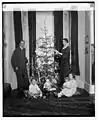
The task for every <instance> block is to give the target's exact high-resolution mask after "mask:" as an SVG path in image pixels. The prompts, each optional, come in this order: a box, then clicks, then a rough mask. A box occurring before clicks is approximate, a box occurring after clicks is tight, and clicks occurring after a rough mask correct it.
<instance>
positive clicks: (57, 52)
mask: <svg viewBox="0 0 98 120" xmlns="http://www.w3.org/2000/svg"><path fill="white" fill-rule="evenodd" d="M54 52H55V53H56V54H59V55H62V53H60V52H59V51H57V50H56V49H54Z"/></svg>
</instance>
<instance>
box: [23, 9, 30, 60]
mask: <svg viewBox="0 0 98 120" xmlns="http://www.w3.org/2000/svg"><path fill="white" fill-rule="evenodd" d="M21 22H22V34H23V40H24V41H25V47H26V57H27V59H28V60H29V26H28V11H21ZM28 62H29V61H28Z"/></svg>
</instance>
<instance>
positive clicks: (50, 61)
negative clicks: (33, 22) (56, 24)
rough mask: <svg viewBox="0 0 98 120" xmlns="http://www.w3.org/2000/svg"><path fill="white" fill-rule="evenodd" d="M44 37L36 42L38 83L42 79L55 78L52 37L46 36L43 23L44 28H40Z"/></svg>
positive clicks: (46, 31)
mask: <svg viewBox="0 0 98 120" xmlns="http://www.w3.org/2000/svg"><path fill="white" fill-rule="evenodd" d="M41 31H42V32H43V34H44V36H43V37H39V38H38V39H37V40H36V70H37V73H38V76H39V81H40V79H41V78H43V77H45V78H46V77H47V76H50V77H52V76H55V72H54V71H55V68H56V67H55V64H54V63H55V62H54V36H53V35H48V30H47V28H46V24H45V21H44V28H41Z"/></svg>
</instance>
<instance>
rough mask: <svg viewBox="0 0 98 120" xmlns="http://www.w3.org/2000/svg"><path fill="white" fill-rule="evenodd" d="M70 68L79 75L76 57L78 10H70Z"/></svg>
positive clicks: (77, 58)
mask: <svg viewBox="0 0 98 120" xmlns="http://www.w3.org/2000/svg"><path fill="white" fill-rule="evenodd" d="M71 60H72V63H71V70H72V72H73V73H74V74H75V75H80V70H79V57H78V12H77V11H71Z"/></svg>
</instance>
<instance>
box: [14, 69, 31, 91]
mask: <svg viewBox="0 0 98 120" xmlns="http://www.w3.org/2000/svg"><path fill="white" fill-rule="evenodd" d="M16 76H17V87H18V90H19V91H20V92H21V91H23V90H27V89H28V88H29V80H28V74H27V70H26V69H24V70H17V71H16Z"/></svg>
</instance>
